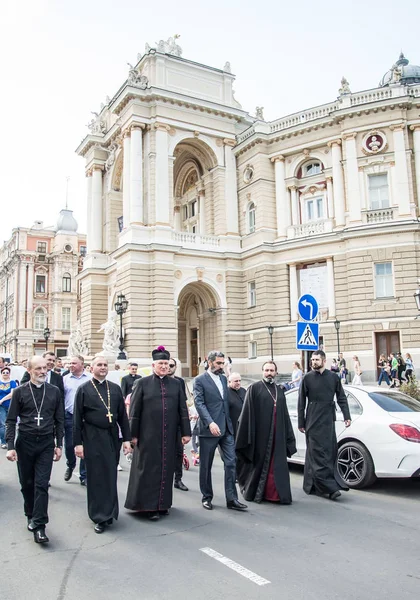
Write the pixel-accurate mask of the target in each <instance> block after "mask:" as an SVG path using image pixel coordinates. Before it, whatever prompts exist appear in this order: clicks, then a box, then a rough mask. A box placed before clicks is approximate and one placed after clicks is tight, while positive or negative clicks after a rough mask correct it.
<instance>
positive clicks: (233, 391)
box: [228, 373, 246, 437]
mask: <svg viewBox="0 0 420 600" xmlns="http://www.w3.org/2000/svg"><path fill="white" fill-rule="evenodd" d="M241 383H242V379H241V374H240V373H231V374H230V375H229V377H228V386H229V390H228V401H229V414H230V418H231V421H232V425H233V431H234V436H235V437H236V431H237V429H238V421H239V417H240V416H241V412H242V408H243V406H244V400H245V394H246V389H245V388H243V387H241Z"/></svg>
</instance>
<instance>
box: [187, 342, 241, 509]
mask: <svg viewBox="0 0 420 600" xmlns="http://www.w3.org/2000/svg"><path fill="white" fill-rule="evenodd" d="M207 360H208V364H209V368H208V370H207V371H206V372H205V373H203V375H200V376H199V377H196V379H195V381H194V401H195V407H196V409H197V412H198V414H199V417H200V422H199V423H200V428H199V437H200V490H201V494H202V503H203V508H205V509H207V510H212V508H213V505H212V500H213V487H212V481H211V467H212V464H213V458H214V453H215V451H216V448H217V446H220V449H221V455H222V459H223V462H224V465H225V494H226V506H227V507H228V508H230V509H232V510H239V511H244V510H246V509H247V506H246V505H245V504H242V503H241V502H239V500H238V492H237V491H236V485H235V481H236V455H235V440H234V437H233V425H232V421H231V419H230V416H229V403H228V387H227V381H226V377H225V376H224V375H223V373H224V369H223V367H224V364H225V355H224V354H223V353H222V352H218V351H216V350H213V351H212V352H209V354H208V356H207Z"/></svg>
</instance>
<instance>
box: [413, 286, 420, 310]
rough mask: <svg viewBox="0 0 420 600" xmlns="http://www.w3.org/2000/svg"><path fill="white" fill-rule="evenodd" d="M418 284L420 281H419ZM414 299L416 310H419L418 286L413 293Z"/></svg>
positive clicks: (419, 290)
mask: <svg viewBox="0 0 420 600" xmlns="http://www.w3.org/2000/svg"><path fill="white" fill-rule="evenodd" d="M419 285H420V282H419ZM414 300H415V301H416V305H417V310H418V311H420V287H419V288H417V290H416V291H415V293H414Z"/></svg>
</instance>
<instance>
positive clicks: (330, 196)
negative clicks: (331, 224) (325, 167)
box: [326, 177, 334, 219]
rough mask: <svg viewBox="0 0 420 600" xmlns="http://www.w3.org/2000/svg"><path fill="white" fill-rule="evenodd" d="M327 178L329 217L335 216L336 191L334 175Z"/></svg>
mask: <svg viewBox="0 0 420 600" xmlns="http://www.w3.org/2000/svg"><path fill="white" fill-rule="evenodd" d="M326 180H327V204H328V218H329V219H333V218H334V192H333V183H332V177H326Z"/></svg>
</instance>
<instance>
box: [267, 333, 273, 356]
mask: <svg viewBox="0 0 420 600" xmlns="http://www.w3.org/2000/svg"><path fill="white" fill-rule="evenodd" d="M267 329H268V335H269V336H270V349H271V360H273V357H274V352H273V333H274V327H273V326H272V325H268V327H267Z"/></svg>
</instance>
